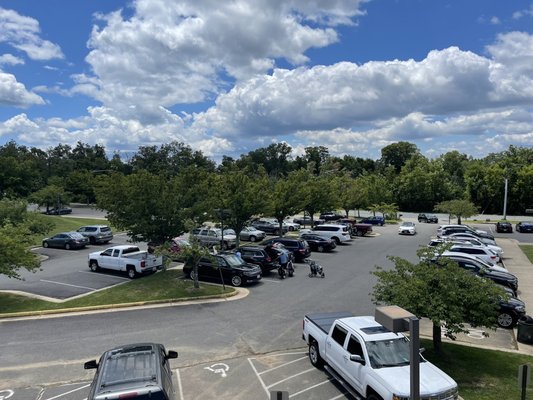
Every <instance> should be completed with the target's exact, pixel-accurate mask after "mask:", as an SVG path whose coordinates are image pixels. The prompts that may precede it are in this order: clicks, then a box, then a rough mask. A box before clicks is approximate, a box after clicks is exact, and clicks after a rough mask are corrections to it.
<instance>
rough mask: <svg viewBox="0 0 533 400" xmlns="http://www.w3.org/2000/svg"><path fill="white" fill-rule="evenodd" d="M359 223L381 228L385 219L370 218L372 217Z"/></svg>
mask: <svg viewBox="0 0 533 400" xmlns="http://www.w3.org/2000/svg"><path fill="white" fill-rule="evenodd" d="M361 223H362V224H372V225H380V226H383V225H385V218H383V217H379V216H377V215H375V216H372V217H367V218H363V219H362V220H361Z"/></svg>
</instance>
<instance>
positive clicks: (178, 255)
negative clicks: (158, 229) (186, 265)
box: [169, 236, 191, 261]
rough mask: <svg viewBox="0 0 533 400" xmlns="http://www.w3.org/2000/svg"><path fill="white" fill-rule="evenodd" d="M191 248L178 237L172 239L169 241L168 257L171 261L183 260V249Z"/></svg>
mask: <svg viewBox="0 0 533 400" xmlns="http://www.w3.org/2000/svg"><path fill="white" fill-rule="evenodd" d="M188 247H191V243H190V242H189V241H188V240H187V239H185V238H183V237H180V236H177V237H175V238H173V239H172V240H171V241H170V249H169V250H170V257H171V258H172V260H173V261H182V260H183V255H182V253H183V249H186V248H188Z"/></svg>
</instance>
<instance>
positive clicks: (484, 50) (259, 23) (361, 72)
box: [0, 0, 533, 160]
mask: <svg viewBox="0 0 533 400" xmlns="http://www.w3.org/2000/svg"><path fill="white" fill-rule="evenodd" d="M9 140H15V141H16V142H17V144H19V145H25V146H28V147H39V148H42V149H48V148H50V147H53V146H56V145H57V144H59V143H62V144H70V145H72V146H75V145H76V143H77V142H78V141H80V142H83V143H88V144H91V145H92V144H96V143H98V144H102V145H104V146H105V147H106V149H107V151H108V152H109V153H113V152H121V153H123V154H124V156H125V157H128V156H129V155H131V154H132V153H133V152H134V151H136V150H137V149H138V147H139V146H145V145H160V144H163V143H168V142H170V141H173V140H177V141H181V142H184V143H186V144H187V145H190V146H191V147H193V148H194V149H199V150H201V151H202V152H203V153H204V154H205V155H207V156H209V157H212V158H213V159H215V160H220V159H221V157H222V155H229V156H233V157H239V156H240V155H241V154H245V153H247V152H249V151H251V150H254V149H256V148H258V147H265V146H268V145H269V144H271V143H277V142H286V143H288V144H289V145H290V146H291V147H292V148H293V152H294V155H298V154H301V153H302V152H303V151H304V149H305V147H307V146H326V147H328V149H329V150H330V153H331V154H333V155H338V156H342V155H344V154H351V155H354V156H358V157H365V158H366V157H368V158H372V159H377V158H379V156H380V149H381V148H383V147H384V146H386V145H388V144H390V143H394V142H396V141H399V140H404V141H409V142H412V143H415V144H416V145H417V146H418V147H419V149H420V150H421V152H422V153H423V154H424V155H426V156H428V157H437V156H439V155H440V154H443V153H445V152H447V151H451V150H458V151H460V152H462V153H465V154H468V155H472V156H473V157H476V158H478V157H483V156H485V155H487V154H489V153H491V152H498V151H502V150H505V149H507V148H508V147H509V145H515V146H527V147H531V146H532V145H533V0H530V1H526V0H507V1H500V0H467V1H458V0H453V1H452V0H448V1H441V0H370V1H360V0H287V1H284V0H233V1H228V2H220V1H216V0H180V1H171V0H137V1H125V0H107V1H84V0H47V1H41V0H2V1H0V145H2V144H4V143H6V142H8V141H9Z"/></svg>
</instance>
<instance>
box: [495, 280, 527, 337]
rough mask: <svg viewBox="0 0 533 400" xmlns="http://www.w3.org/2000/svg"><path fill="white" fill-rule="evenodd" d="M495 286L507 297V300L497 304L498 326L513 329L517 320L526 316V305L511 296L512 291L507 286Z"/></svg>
mask: <svg viewBox="0 0 533 400" xmlns="http://www.w3.org/2000/svg"><path fill="white" fill-rule="evenodd" d="M497 285H498V286H499V287H501V288H502V289H503V290H504V291H505V293H506V295H507V298H503V299H501V300H500V302H499V308H498V317H497V323H498V326H499V327H500V328H506V329H509V328H514V327H515V326H516V323H517V322H518V320H519V319H520V318H522V317H524V316H525V315H526V304H525V303H524V302H523V301H522V300H520V299H518V298H516V297H515V296H514V295H513V291H512V289H510V288H508V287H507V286H502V285H499V284H497Z"/></svg>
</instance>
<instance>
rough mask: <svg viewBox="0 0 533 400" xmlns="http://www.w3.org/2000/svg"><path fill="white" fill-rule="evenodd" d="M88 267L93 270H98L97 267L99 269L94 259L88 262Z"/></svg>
mask: <svg viewBox="0 0 533 400" xmlns="http://www.w3.org/2000/svg"><path fill="white" fill-rule="evenodd" d="M89 268H90V269H91V271H93V272H96V271H98V269H99V267H98V262H96V261H91V263H90V264H89Z"/></svg>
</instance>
